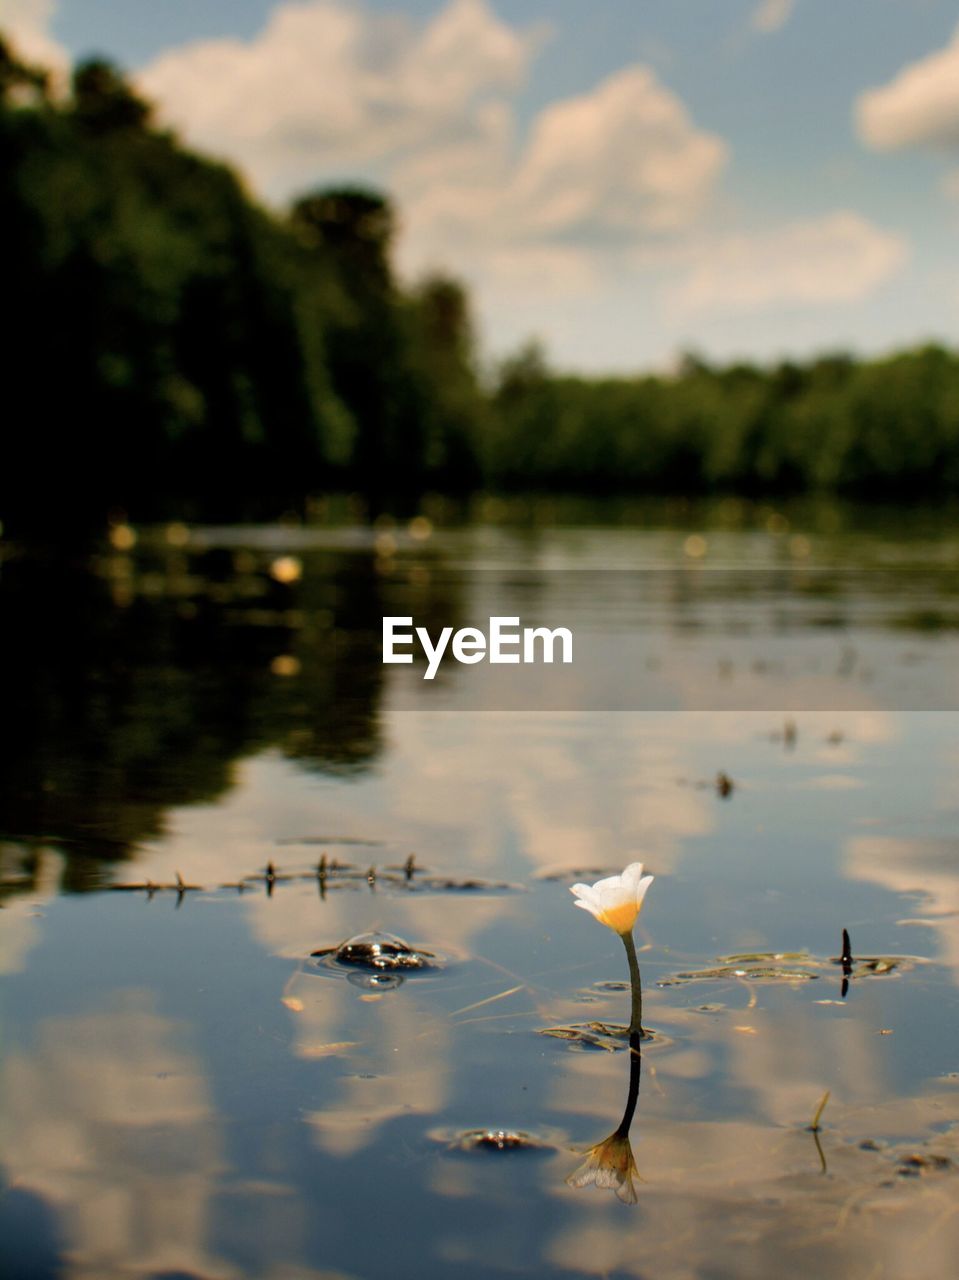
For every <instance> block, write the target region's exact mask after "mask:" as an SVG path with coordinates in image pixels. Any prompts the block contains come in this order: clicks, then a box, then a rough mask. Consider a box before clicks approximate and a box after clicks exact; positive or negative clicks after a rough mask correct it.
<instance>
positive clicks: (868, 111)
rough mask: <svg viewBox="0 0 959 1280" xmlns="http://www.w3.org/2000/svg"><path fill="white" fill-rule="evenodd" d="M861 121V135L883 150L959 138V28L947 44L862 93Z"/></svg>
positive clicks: (858, 115) (946, 142) (958, 140)
mask: <svg viewBox="0 0 959 1280" xmlns="http://www.w3.org/2000/svg"><path fill="white" fill-rule="evenodd" d="M856 123H857V126H858V129H859V136H860V137H861V138H862V140H863V141H864V142H865V143H866V144H867V145H868V146H870V147H875V148H876V149H877V150H882V151H886V150H892V149H894V148H897V147H909V146H917V145H923V144H933V145H946V146H950V145H954V144H956V143H959V29H957V31H956V33H955V35H954V36H953V38H952V43H951V44H949V45H947V46H946V48H945V49H940V50H939V51H938V52H937V53H931V54H929V55H928V56H927V57H925V58H920V59H919V61H918V62H913V63H911V64H910V65H909V66H906V67H903V69H902V70H901V71H900V72H899V73H898V74H897V75H896V76H894V77H893V79H892V80H890V81H889V83H888V84H885V85H882V86H881V87H880V88H878V89H870V90H868V91H867V92H865V93H863V94H861V95H860V96H859V98H858V100H857V102H856Z"/></svg>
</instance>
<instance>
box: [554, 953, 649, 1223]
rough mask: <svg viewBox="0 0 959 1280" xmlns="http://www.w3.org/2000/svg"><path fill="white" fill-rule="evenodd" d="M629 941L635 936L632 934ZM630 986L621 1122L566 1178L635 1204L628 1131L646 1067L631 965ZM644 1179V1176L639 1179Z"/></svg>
mask: <svg viewBox="0 0 959 1280" xmlns="http://www.w3.org/2000/svg"><path fill="white" fill-rule="evenodd" d="M629 940H630V942H632V938H631V937H630V939H629ZM630 985H631V987H632V999H633V1011H634V1016H633V1023H632V1025H631V1026H630V1031H629V1089H628V1091H627V1094H626V1108H625V1110H624V1111H623V1118H622V1120H620V1122H619V1124H618V1125H617V1126H616V1128H615V1129H614V1130H613V1132H612V1133H611V1134H610V1135H609V1137H608V1138H604V1139H603V1140H602V1142H597V1143H596V1144H595V1145H594V1146H592V1147H590V1148H589V1150H588V1151H587V1152H586V1159H585V1160H584V1161H583V1163H582V1164H581V1165H580V1166H579V1168H578V1169H575V1170H574V1171H573V1172H572V1173H571V1174H570V1175H569V1177H568V1178H567V1179H566V1183H567V1185H568V1186H570V1187H577V1188H581V1187H601V1188H603V1189H605V1190H609V1191H615V1192H616V1197H617V1199H619V1200H621V1201H622V1202H623V1204H635V1203H636V1183H635V1179H637V1178H639V1174H638V1173H637V1172H636V1161H635V1160H634V1159H633V1148H632V1144H631V1143H630V1140H629V1130H630V1128H631V1126H632V1123H633V1116H634V1115H635V1114H636V1103H637V1102H638V1101H639V1080H640V1074H641V1072H642V1067H643V1055H642V1049H641V1048H640V1045H641V1037H642V1030H641V1026H640V1022H639V1020H638V1019H637V1018H636V1014H635V1011H636V1010H637V1008H638V1009H642V999H643V997H642V991H641V990H640V979H639V969H638V967H636V966H635V965H630ZM639 1180H640V1181H642V1179H641V1178H639Z"/></svg>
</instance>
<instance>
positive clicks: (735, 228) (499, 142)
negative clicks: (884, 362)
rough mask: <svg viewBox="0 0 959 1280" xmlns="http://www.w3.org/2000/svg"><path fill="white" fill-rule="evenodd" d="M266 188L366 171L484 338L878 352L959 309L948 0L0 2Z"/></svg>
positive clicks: (617, 350) (47, 46)
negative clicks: (105, 64) (464, 294)
mask: <svg viewBox="0 0 959 1280" xmlns="http://www.w3.org/2000/svg"><path fill="white" fill-rule="evenodd" d="M0 29H2V30H4V31H5V32H6V33H7V34H8V35H11V36H12V38H13V41H14V43H15V45H16V46H17V47H18V48H19V49H20V50H21V51H22V52H23V53H24V54H27V55H29V56H32V57H34V58H37V59H39V60H43V61H45V62H47V63H48V64H50V65H54V66H60V67H65V66H67V65H68V64H69V62H70V61H71V60H75V59H76V58H80V57H85V56H90V55H92V54H98V55H105V56H107V57H109V58H111V59H112V60H114V61H115V62H117V63H118V64H119V65H120V66H122V67H123V68H124V69H125V70H126V71H127V72H128V73H129V74H130V75H131V77H132V78H133V79H134V80H135V82H136V84H137V85H138V87H139V88H140V90H141V91H142V92H143V93H144V94H145V95H146V96H148V97H149V98H151V99H152V100H153V101H154V102H155V103H156V106H157V112H158V116H159V118H160V120H161V121H163V122H164V123H167V124H169V125H171V126H173V127H174V128H175V129H176V130H177V131H178V133H179V134H180V135H181V136H182V138H183V139H184V140H185V141H186V142H187V143H189V144H190V145H191V146H193V147H195V148H196V149H198V150H201V151H203V152H206V153H209V154H211V155H214V156H217V157H221V158H226V159H228V160H229V161H230V162H231V163H233V164H234V165H235V166H236V167H238V168H239V169H240V170H241V171H242V173H243V174H244V176H245V178H246V181H247V183H248V185H249V187H250V189H251V190H252V191H253V192H254V193H255V194H256V196H257V197H258V198H259V199H261V200H262V201H264V202H265V203H267V204H269V205H272V206H275V207H278V208H282V206H283V205H284V203H285V202H286V201H288V200H289V199H290V197H291V196H293V195H295V194H299V193H302V192H303V191H306V190H310V189H312V188H316V187H319V186H324V185H328V184H331V183H341V182H345V181H349V182H363V183H365V184H375V185H377V186H379V187H382V188H383V189H385V190H387V191H389V192H390V193H391V195H392V196H393V197H394V199H395V201H396V204H397V208H398V210H399V216H400V228H401V230H400V236H399V241H398V244H397V263H398V266H399V269H400V271H401V273H402V275H403V277H404V278H406V279H415V278H416V277H418V276H421V275H423V274H424V273H426V272H429V271H446V272H452V273H454V274H456V275H458V276H459V277H461V278H462V279H464V280H465V281H466V282H467V283H468V284H469V286H470V288H471V291H472V296H473V299H474V307H475V311H476V316H477V321H478V324H479V328H480V332H481V336H482V341H483V349H484V352H485V353H486V355H487V356H488V357H489V358H491V359H493V358H497V357H499V356H501V355H502V354H504V353H506V352H508V351H511V350H514V349H515V348H516V347H517V346H518V345H519V344H520V343H522V342H523V341H524V340H526V339H528V338H530V337H536V338H538V339H540V340H541V341H542V342H543V344H544V345H545V347H546V350H547V352H548V354H549V356H550V358H551V360H552V361H553V362H554V363H555V364H557V365H559V366H561V367H564V368H570V369H580V370H584V371H589V372H605V371H611V372H612V371H629V370H640V369H643V370H645V369H654V368H668V367H669V366H670V365H671V364H673V363H674V362H675V360H676V359H677V357H678V356H679V355H680V354H681V353H682V352H687V351H695V352H697V353H700V354H701V355H703V356H705V357H707V358H709V359H713V360H721V361H727V360H732V359H740V358H746V359H751V360H760V361H769V360H773V359H779V358H782V357H785V356H788V357H792V358H803V357H806V356H809V355H811V354H814V353H817V352H823V351H836V350H852V351H854V352H857V353H861V354H873V353H882V352H887V351H890V350H894V349H899V348H902V347H906V346H913V345H916V344H918V343H920V342H924V341H928V340H937V341H945V342H947V343H951V342H953V341H954V340H955V335H956V331H957V328H959V2H957V0H592V2H591V3H586V0H511V2H507V0H362V2H359V0H0Z"/></svg>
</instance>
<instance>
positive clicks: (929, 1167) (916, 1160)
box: [896, 1152, 955, 1178]
mask: <svg viewBox="0 0 959 1280" xmlns="http://www.w3.org/2000/svg"><path fill="white" fill-rule="evenodd" d="M954 1167H955V1166H954V1165H953V1162H952V1161H951V1160H950V1159H949V1157H948V1156H939V1155H927V1156H923V1155H918V1154H916V1153H914V1152H913V1153H910V1154H909V1155H907V1156H903V1157H902V1159H901V1160H900V1161H899V1165H898V1167H897V1169H896V1173H898V1174H899V1176H900V1178H920V1177H922V1176H923V1175H924V1174H929V1173H945V1172H946V1171H947V1170H948V1169H952V1168H954Z"/></svg>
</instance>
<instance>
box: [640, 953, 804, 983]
mask: <svg viewBox="0 0 959 1280" xmlns="http://www.w3.org/2000/svg"><path fill="white" fill-rule="evenodd" d="M816 965H817V962H816V961H815V960H814V959H813V958H812V957H811V956H808V955H806V954H805V953H804V952H788V951H777V952H758V953H755V954H750V955H741V956H720V957H719V963H718V964H717V966H716V967H715V968H713V969H692V970H689V971H687V972H685V973H676V974H673V975H672V976H671V977H667V978H660V979H659V983H658V985H659V986H661V987H674V986H680V985H682V984H683V983H686V982H709V981H717V980H719V981H730V980H732V981H741V982H795V983H799V982H812V981H815V980H816V979H817V978H819V977H820V975H819V974H818V973H815V972H813V969H814V967H816Z"/></svg>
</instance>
